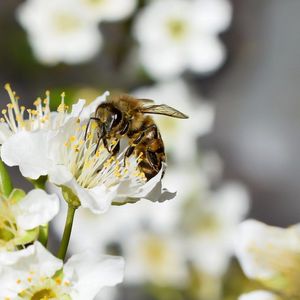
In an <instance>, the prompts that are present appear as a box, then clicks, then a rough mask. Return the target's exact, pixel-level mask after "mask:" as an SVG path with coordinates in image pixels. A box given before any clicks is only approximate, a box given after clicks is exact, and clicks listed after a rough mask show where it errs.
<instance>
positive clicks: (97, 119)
mask: <svg viewBox="0 0 300 300" xmlns="http://www.w3.org/2000/svg"><path fill="white" fill-rule="evenodd" d="M92 120H95V121H101V120H100V119H99V118H95V117H91V118H90V119H89V121H88V123H87V125H86V129H85V133H84V140H86V137H87V133H88V131H89V128H90V123H91V121H92Z"/></svg>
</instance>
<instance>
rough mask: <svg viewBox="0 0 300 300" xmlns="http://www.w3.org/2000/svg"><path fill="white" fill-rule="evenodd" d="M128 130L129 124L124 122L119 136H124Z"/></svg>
mask: <svg viewBox="0 0 300 300" xmlns="http://www.w3.org/2000/svg"><path fill="white" fill-rule="evenodd" d="M128 130H129V122H128V121H126V122H125V123H124V125H123V128H122V129H121V130H120V132H119V134H120V135H124V134H125V133H127V131H128Z"/></svg>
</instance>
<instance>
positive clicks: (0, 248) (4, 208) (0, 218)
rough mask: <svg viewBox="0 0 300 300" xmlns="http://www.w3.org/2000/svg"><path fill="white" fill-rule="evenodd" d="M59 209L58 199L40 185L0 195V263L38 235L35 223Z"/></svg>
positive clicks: (10, 257)
mask: <svg viewBox="0 0 300 300" xmlns="http://www.w3.org/2000/svg"><path fill="white" fill-rule="evenodd" d="M58 211H59V199H58V197H57V196H56V195H55V194H52V195H48V194H47V193H46V192H44V191H43V190H40V189H36V190H32V191H30V192H29V193H28V194H27V195H25V193H24V192H23V191H22V190H13V192H12V193H11V195H10V196H9V197H8V198H7V199H6V198H1V199H0V264H2V263H11V262H14V260H15V259H16V257H18V255H19V254H18V253H17V252H14V251H15V250H17V249H18V247H21V246H23V245H26V244H28V243H30V242H33V241H34V240H36V239H37V237H38V235H39V226H40V225H45V224H47V223H48V222H49V221H51V220H52V219H53V217H54V216H55V215H56V214H57V213H58Z"/></svg>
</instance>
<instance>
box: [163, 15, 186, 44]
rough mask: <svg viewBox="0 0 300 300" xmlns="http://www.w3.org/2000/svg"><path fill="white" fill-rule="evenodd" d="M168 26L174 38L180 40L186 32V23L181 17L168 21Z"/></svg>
mask: <svg viewBox="0 0 300 300" xmlns="http://www.w3.org/2000/svg"><path fill="white" fill-rule="evenodd" d="M167 28H168V31H169V34H170V36H171V37H172V38H173V39H174V40H180V39H182V38H183V37H184V35H185V33H186V24H185V23H184V21H183V20H180V19H171V20H169V21H168V22H167Z"/></svg>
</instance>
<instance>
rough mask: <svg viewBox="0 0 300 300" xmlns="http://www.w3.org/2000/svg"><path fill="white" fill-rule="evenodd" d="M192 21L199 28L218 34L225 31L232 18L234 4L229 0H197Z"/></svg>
mask: <svg viewBox="0 0 300 300" xmlns="http://www.w3.org/2000/svg"><path fill="white" fill-rule="evenodd" d="M193 5H194V7H193V12H194V16H192V17H191V21H192V22H193V23H196V24H195V25H196V26H198V28H199V30H201V31H202V32H206V33H211V34H217V33H219V32H222V31H224V30H225V29H226V28H227V27H228V26H229V24H230V22H231V18H232V6H231V4H230V2H229V1H227V0H196V1H195V2H194V4H193Z"/></svg>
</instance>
